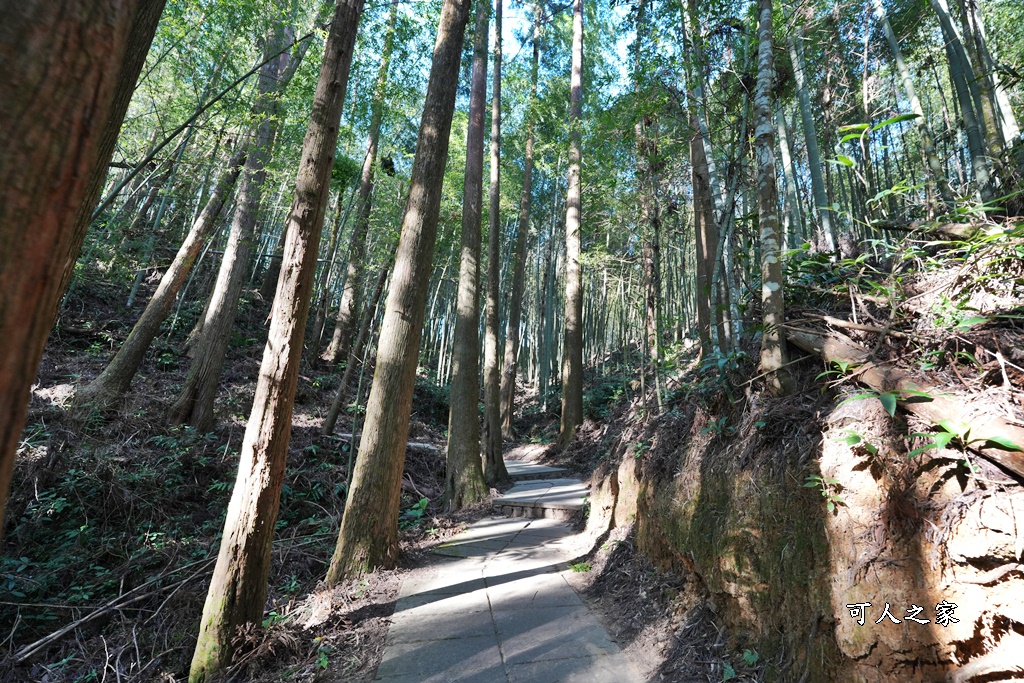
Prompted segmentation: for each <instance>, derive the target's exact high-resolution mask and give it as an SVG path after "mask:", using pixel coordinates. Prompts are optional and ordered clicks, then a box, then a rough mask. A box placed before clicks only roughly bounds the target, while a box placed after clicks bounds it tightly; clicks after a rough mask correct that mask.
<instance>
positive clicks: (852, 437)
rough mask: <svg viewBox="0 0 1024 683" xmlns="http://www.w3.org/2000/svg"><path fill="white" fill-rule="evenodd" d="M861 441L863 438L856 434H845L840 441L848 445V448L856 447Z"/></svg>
mask: <svg viewBox="0 0 1024 683" xmlns="http://www.w3.org/2000/svg"><path fill="white" fill-rule="evenodd" d="M863 440H864V438H863V437H862V436H861V435H860V434H858V433H857V432H847V434H846V436H845V437H843V439H842V441H843V443H845V444H849V445H850V446H856V445H857V444H859V443H860V442H861V441H863Z"/></svg>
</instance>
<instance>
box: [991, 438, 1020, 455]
mask: <svg viewBox="0 0 1024 683" xmlns="http://www.w3.org/2000/svg"><path fill="white" fill-rule="evenodd" d="M985 441H987V442H989V443H994V444H996V445H997V446H999V447H1000V448H1005V449H1006V450H1008V451H1024V448H1021V447H1020V446H1018V445H1017V444H1015V443H1014V442H1012V441H1010V440H1009V439H1007V438H1006V437H1005V436H990V437H988V438H986V439H985Z"/></svg>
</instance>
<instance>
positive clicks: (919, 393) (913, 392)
mask: <svg viewBox="0 0 1024 683" xmlns="http://www.w3.org/2000/svg"><path fill="white" fill-rule="evenodd" d="M903 393H904V394H906V395H907V396H919V397H921V398H927V399H928V400H932V399H934V398H935V397H934V396H932V395H931V394H929V393H928V392H926V391H917V390H916V389H904V390H903Z"/></svg>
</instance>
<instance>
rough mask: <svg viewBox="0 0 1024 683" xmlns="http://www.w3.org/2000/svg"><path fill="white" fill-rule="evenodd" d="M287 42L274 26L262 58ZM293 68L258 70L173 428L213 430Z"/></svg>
mask: <svg viewBox="0 0 1024 683" xmlns="http://www.w3.org/2000/svg"><path fill="white" fill-rule="evenodd" d="M291 42H292V36H291V31H290V30H289V29H287V28H286V27H285V26H283V25H278V26H276V27H275V28H273V29H272V33H271V35H270V36H269V37H268V39H267V41H266V46H265V47H264V55H265V56H270V55H276V54H278V53H279V52H281V50H282V49H283V47H284V46H286V45H288V44H289V43H291ZM297 67H298V59H297V57H296V56H295V55H292V54H291V53H288V52H282V53H281V54H280V55H279V56H278V57H277V58H276V59H271V60H270V61H268V62H267V63H266V64H265V65H264V66H263V68H262V69H260V78H259V86H258V95H257V97H256V102H255V103H254V104H253V114H254V115H255V118H256V119H257V120H258V121H259V123H258V124H257V125H256V131H255V133H254V135H253V136H252V140H251V142H250V143H249V147H248V150H247V155H248V156H247V158H246V162H245V169H244V171H243V173H242V179H241V183H240V185H239V188H238V198H237V205H236V208H235V214H234V217H233V218H232V221H231V232H230V233H229V234H228V243H227V246H225V248H224V256H223V258H222V260H221V265H220V270H219V271H218V273H217V282H216V284H215V285H214V288H213V293H212V294H211V295H210V300H209V302H208V303H207V306H206V311H205V313H204V317H203V320H202V328H201V332H200V333H199V335H198V337H197V338H196V339H195V341H194V342H193V343H192V344H191V352H192V355H193V362H192V365H191V366H190V367H189V370H188V375H187V376H186V377H185V385H184V386H183V387H182V390H181V393H180V394H179V395H178V398H177V399H176V400H175V402H174V404H173V405H172V406H171V408H170V410H169V413H168V417H169V419H170V421H171V422H173V423H176V424H182V423H185V422H187V423H188V424H190V425H192V426H193V427H195V428H196V429H198V430H199V431H207V430H208V429H210V427H211V426H212V425H213V420H214V399H215V398H216V397H217V387H218V385H219V384H220V375H221V372H222V370H223V368H224V356H225V354H226V353H227V348H228V342H229V341H230V339H231V329H232V327H233V326H234V322H235V312H236V309H237V308H238V299H239V297H240V296H241V293H242V286H243V285H244V284H245V275H246V269H247V267H248V264H249V258H250V256H251V255H252V241H253V230H254V228H255V226H256V217H257V215H258V213H259V209H260V201H261V199H262V187H263V183H264V181H265V179H266V168H265V167H266V164H267V163H268V162H269V160H270V154H271V150H272V148H273V145H274V139H275V138H276V137H277V129H278V122H279V118H280V117H279V113H280V100H279V99H278V98H277V94H278V93H280V92H282V91H283V90H284V88H285V87H287V85H288V81H289V80H290V79H291V76H292V75H293V74H294V73H295V69H296V68H297Z"/></svg>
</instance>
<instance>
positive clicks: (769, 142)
mask: <svg viewBox="0 0 1024 683" xmlns="http://www.w3.org/2000/svg"><path fill="white" fill-rule="evenodd" d="M757 6H758V14H759V19H758V51H757V88H756V90H755V91H754V135H755V143H754V144H755V149H756V153H757V214H758V222H759V225H760V228H761V283H762V284H761V301H762V306H763V309H764V331H763V333H762V335H763V336H762V337H761V369H762V370H763V371H764V372H766V373H768V377H767V383H768V388H769V391H771V392H772V394H774V395H776V396H781V395H784V394H787V393H789V392H790V390H791V384H792V383H791V382H790V380H789V379H788V377H786V375H785V374H784V373H785V365H786V340H785V338H784V337H783V336H782V324H783V323H784V322H785V320H786V316H785V305H784V302H783V284H784V281H783V277H782V258H781V254H780V253H779V215H778V204H779V192H778V187H777V186H776V180H775V131H774V127H773V126H772V85H773V81H774V80H775V64H774V61H773V58H772V0H758V3H757Z"/></svg>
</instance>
